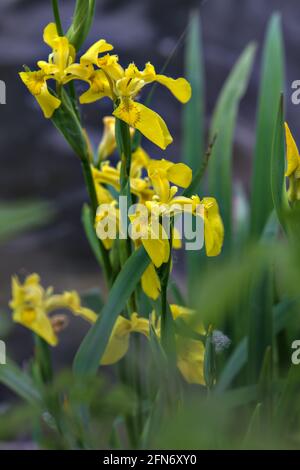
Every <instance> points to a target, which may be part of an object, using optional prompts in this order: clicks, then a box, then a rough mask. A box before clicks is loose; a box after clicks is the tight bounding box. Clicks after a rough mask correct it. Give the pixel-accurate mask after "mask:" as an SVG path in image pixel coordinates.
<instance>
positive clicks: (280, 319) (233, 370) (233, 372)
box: [215, 300, 295, 393]
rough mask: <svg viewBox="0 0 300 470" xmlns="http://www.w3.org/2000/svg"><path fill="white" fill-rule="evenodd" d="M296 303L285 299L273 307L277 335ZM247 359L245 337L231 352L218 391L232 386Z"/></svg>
mask: <svg viewBox="0 0 300 470" xmlns="http://www.w3.org/2000/svg"><path fill="white" fill-rule="evenodd" d="M294 305H295V302H294V301H292V300H285V301H283V302H281V303H280V304H278V305H276V306H275V307H274V308H273V322H274V333H275V334H276V335H277V334H278V333H279V332H280V331H282V330H283V329H284V328H285V326H286V323H287V320H288V319H289V318H290V316H289V313H290V312H291V310H292V307H293V306H294ZM247 359H248V338H243V339H242V341H241V342H240V343H239V344H238V346H237V347H236V348H235V350H234V351H233V353H232V354H231V356H230V358H229V359H228V361H227V363H226V365H225V367H224V369H223V371H222V374H221V376H220V378H219V380H218V383H217V385H216V389H215V390H216V391H217V392H220V393H222V392H223V391H224V390H226V389H227V388H228V387H229V386H230V384H231V383H232V382H233V380H234V379H235V378H236V377H237V375H238V374H239V373H240V371H241V370H242V368H243V367H244V366H245V365H246V363H247Z"/></svg>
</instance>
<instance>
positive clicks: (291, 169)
mask: <svg viewBox="0 0 300 470" xmlns="http://www.w3.org/2000/svg"><path fill="white" fill-rule="evenodd" d="M285 139H286V160H287V169H286V173H285V176H287V177H288V179H289V189H288V197H289V200H290V201H299V200H300V155H299V151H298V147H297V144H296V142H295V140H294V138H293V136H292V133H291V131H290V129H289V126H288V124H287V123H285Z"/></svg>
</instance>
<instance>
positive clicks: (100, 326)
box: [74, 247, 150, 375]
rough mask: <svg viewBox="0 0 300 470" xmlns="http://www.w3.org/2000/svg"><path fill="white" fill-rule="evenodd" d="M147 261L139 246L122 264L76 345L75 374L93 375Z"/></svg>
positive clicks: (147, 258)
mask: <svg viewBox="0 0 300 470" xmlns="http://www.w3.org/2000/svg"><path fill="white" fill-rule="evenodd" d="M149 262H150V260H149V257H148V255H147V253H146V251H145V250H144V248H143V247H141V248H139V249H138V250H137V251H135V252H134V253H133V254H132V255H131V257H130V258H129V259H128V260H127V261H126V263H125V264H124V266H123V269H122V271H121V272H120V274H119V275H118V277H117V278H116V281H115V283H114V285H113V287H112V289H111V291H110V293H109V296H108V299H107V302H106V304H105V306H104V308H103V310H102V312H101V313H100V315H99V318H98V320H97V321H96V323H95V324H94V325H93V326H92V328H91V329H90V331H89V332H88V334H87V335H86V337H85V338H84V340H83V342H82V343H81V345H80V348H79V350H78V352H77V354H76V357H75V360H74V372H75V374H77V375H89V374H95V373H96V372H97V369H98V366H99V363H100V360H101V357H102V355H103V353H104V351H105V348H106V345H107V343H108V341H109V338H110V335H111V332H112V329H113V326H114V324H115V321H116V319H117V317H118V315H119V314H120V313H121V312H122V310H123V309H124V307H125V306H126V302H127V300H128V299H129V297H130V296H131V294H132V292H133V291H134V289H135V287H136V285H137V284H138V282H139V281H140V279H141V276H142V274H143V273H144V271H145V269H146V268H147V266H148V264H149Z"/></svg>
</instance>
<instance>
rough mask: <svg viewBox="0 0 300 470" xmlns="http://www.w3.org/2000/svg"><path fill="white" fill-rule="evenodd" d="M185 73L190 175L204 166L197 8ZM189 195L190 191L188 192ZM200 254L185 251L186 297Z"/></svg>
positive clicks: (186, 148)
mask: <svg viewBox="0 0 300 470" xmlns="http://www.w3.org/2000/svg"><path fill="white" fill-rule="evenodd" d="M185 77H186V78H187V80H188V81H189V82H190V84H191V86H192V99H191V100H190V101H189V103H187V104H186V105H185V106H184V108H183V113H184V114H183V161H184V162H185V163H186V164H187V165H189V166H190V168H192V170H193V176H194V177H195V175H196V174H199V170H200V169H204V167H205V164H204V157H205V155H204V100H205V99H204V64H203V51H202V39H201V20H200V14H199V11H193V12H192V13H191V16H190V22H189V27H188V33H187V39H186V48H185ZM193 183H194V184H193V187H192V188H190V189H191V191H193V194H196V193H197V192H198V190H199V186H200V178H197V180H193ZM187 195H189V194H187ZM200 256H201V254H199V253H196V252H194V251H193V252H190V251H187V252H186V260H187V277H188V288H189V297H191V291H192V288H193V287H192V284H193V279H194V278H195V277H196V276H197V273H198V272H199V266H200V260H199V257H200Z"/></svg>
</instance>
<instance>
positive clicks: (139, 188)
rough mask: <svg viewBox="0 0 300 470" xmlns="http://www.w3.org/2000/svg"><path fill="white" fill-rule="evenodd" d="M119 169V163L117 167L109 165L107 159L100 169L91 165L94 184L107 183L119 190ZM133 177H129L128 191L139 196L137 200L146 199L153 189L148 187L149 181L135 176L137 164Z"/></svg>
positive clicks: (152, 193)
mask: <svg viewBox="0 0 300 470" xmlns="http://www.w3.org/2000/svg"><path fill="white" fill-rule="evenodd" d="M120 170H121V164H120V163H119V164H118V166H117V168H115V167H113V166H111V165H110V163H109V162H108V161H105V162H102V164H101V166H100V169H97V168H95V167H92V174H93V179H94V182H95V186H96V187H97V186H98V185H99V184H100V185H103V184H104V185H109V186H112V187H113V188H114V189H116V190H117V191H120ZM133 171H134V172H135V177H131V178H130V191H131V192H132V194H135V195H136V196H138V198H139V202H143V201H147V200H148V199H151V198H152V197H153V195H154V191H153V189H151V187H150V183H149V181H147V180H146V179H143V178H140V177H139V176H137V174H139V173H138V172H137V164H136V165H135V167H134V168H133Z"/></svg>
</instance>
